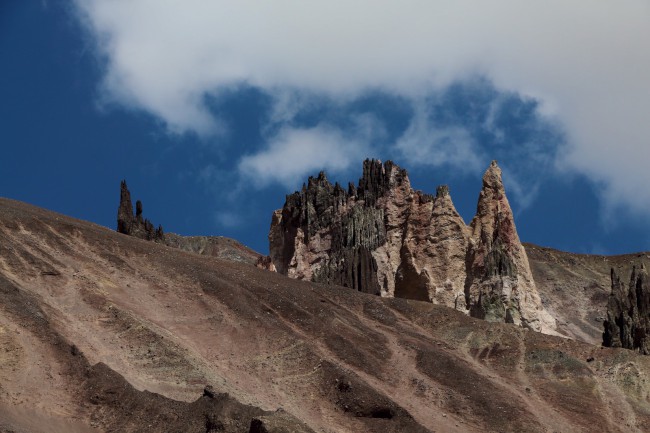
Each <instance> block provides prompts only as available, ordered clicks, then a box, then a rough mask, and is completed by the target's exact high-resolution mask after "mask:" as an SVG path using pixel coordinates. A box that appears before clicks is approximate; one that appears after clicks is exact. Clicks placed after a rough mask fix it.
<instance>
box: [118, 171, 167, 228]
mask: <svg viewBox="0 0 650 433" xmlns="http://www.w3.org/2000/svg"><path fill="white" fill-rule="evenodd" d="M135 207H136V214H135V215H134V214H133V202H132V201H131V192H130V191H129V188H128V187H127V186H126V180H122V182H121V183H120V204H119V206H118V208H117V231H118V232H119V233H123V234H125V235H129V236H135V237H138V238H141V239H146V240H149V241H161V240H163V238H164V232H163V228H162V226H161V225H159V226H158V228H157V229H156V228H155V227H154V225H153V224H152V223H151V221H149V220H148V219H144V218H143V217H142V202H141V201H140V200H138V201H137V202H136V206H135Z"/></svg>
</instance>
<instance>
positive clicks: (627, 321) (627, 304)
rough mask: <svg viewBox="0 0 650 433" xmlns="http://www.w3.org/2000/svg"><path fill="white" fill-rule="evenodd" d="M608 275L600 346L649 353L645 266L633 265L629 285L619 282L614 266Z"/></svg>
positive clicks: (649, 313)
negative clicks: (610, 279) (637, 267)
mask: <svg viewBox="0 0 650 433" xmlns="http://www.w3.org/2000/svg"><path fill="white" fill-rule="evenodd" d="M611 278H612V292H611V294H610V295H609V301H608V304H607V320H605V322H604V327H605V332H603V346H606V347H623V348H626V349H633V350H638V351H639V352H640V353H642V354H644V355H650V283H649V282H648V273H647V271H646V269H645V266H643V265H642V266H641V268H640V269H638V270H637V269H636V267H633V268H632V274H631V275H630V281H629V283H628V284H625V283H624V282H623V281H621V279H620V277H619V276H618V275H617V274H616V272H615V271H614V269H613V268H612V271H611Z"/></svg>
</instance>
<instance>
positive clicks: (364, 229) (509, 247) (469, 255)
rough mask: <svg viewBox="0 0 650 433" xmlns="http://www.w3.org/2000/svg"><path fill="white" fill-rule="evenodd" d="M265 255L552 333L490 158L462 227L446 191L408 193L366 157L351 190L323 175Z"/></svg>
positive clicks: (297, 197)
mask: <svg viewBox="0 0 650 433" xmlns="http://www.w3.org/2000/svg"><path fill="white" fill-rule="evenodd" d="M269 241H270V256H271V260H272V262H273V264H274V265H275V267H276V269H277V271H278V272H280V273H282V274H285V275H288V276H290V277H292V278H298V279H304V280H312V281H315V282H322V283H327V284H338V285H343V286H346V287H350V288H352V289H355V290H359V291H362V292H367V293H374V294H377V295H381V296H385V297H401V298H408V299H416V300H423V301H431V302H434V303H437V304H443V305H446V306H449V307H452V308H456V309H458V310H460V311H464V312H467V313H470V314H471V315H473V316H476V317H481V318H484V319H486V320H491V321H506V322H512V323H517V324H520V325H523V326H527V327H530V328H532V329H535V330H539V331H543V332H552V330H553V329H554V328H555V323H554V320H553V319H552V318H551V316H550V315H549V314H548V313H547V312H546V311H545V310H544V309H543V307H542V305H541V301H540V298H539V295H538V293H537V291H536V288H535V283H534V281H533V279H532V275H531V272H530V268H529V266H528V261H527V259H526V253H525V251H524V249H523V247H522V245H521V243H520V242H519V237H518V236H517V233H516V229H515V226H514V220H513V218H512V211H511V210H510V206H509V204H508V201H507V198H506V196H505V191H504V188H503V184H502V182H501V170H500V169H499V168H498V166H497V165H496V163H495V162H493V163H492V165H491V166H490V168H489V169H488V171H487V172H486V174H485V177H484V179H483V190H482V191H481V195H480V197H479V205H478V209H477V214H476V217H475V218H474V220H473V221H472V224H471V225H470V226H469V227H468V226H467V225H465V223H464V221H463V219H462V218H461V217H460V215H459V214H458V212H457V211H456V209H455V207H454V204H453V202H452V200H451V196H450V195H449V190H448V188H447V187H446V186H441V187H439V188H438V190H437V192H436V195H435V197H434V196H431V195H429V194H424V193H422V192H420V191H414V190H413V189H412V188H411V185H410V182H409V179H408V175H407V173H406V171H405V170H403V169H401V168H399V167H398V166H397V165H395V164H394V163H392V162H391V161H387V162H386V163H385V164H382V163H381V162H380V161H376V160H366V161H364V164H363V176H362V177H361V179H360V180H359V186H358V187H355V186H354V185H353V184H350V185H349V186H348V188H347V189H343V188H342V187H341V186H340V185H338V184H336V185H332V184H331V183H330V182H329V181H328V180H327V178H326V176H325V174H324V173H320V174H319V176H318V177H317V178H313V177H311V178H309V181H308V183H307V185H303V188H302V190H301V191H298V192H295V193H294V194H291V195H289V196H287V200H286V202H285V205H284V207H283V208H282V209H280V210H277V211H276V212H275V213H274V215H273V219H272V223H271V230H270V233H269Z"/></svg>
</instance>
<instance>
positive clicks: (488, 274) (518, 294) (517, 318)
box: [465, 161, 555, 332]
mask: <svg viewBox="0 0 650 433" xmlns="http://www.w3.org/2000/svg"><path fill="white" fill-rule="evenodd" d="M470 230H471V237H470V242H469V249H468V251H467V283H466V286H465V297H466V302H467V306H468V308H469V310H470V314H471V315H472V316H475V317H479V318H482V319H486V320H490V321H505V322H510V323H516V324H520V325H523V326H526V327H529V328H531V329H534V330H536V331H543V332H551V331H552V330H554V329H555V320H554V319H553V318H552V317H551V315H550V314H549V313H548V312H547V311H546V310H545V309H544V307H543V306H542V302H541V299H540V297H539V294H538V292H537V288H536V287H535V282H534V281H533V276H532V272H531V270H530V265H529V264H528V257H527V256H526V251H525V250H524V247H523V246H522V244H521V242H520V240H519V236H518V235H517V229H516V228H515V222H514V217H513V214H512V209H511V208H510V203H509V202H508V198H507V197H506V193H505V188H504V186H503V180H502V177H501V169H500V168H499V166H498V164H497V162H496V161H492V163H491V164H490V167H489V168H488V169H487V170H486V172H485V174H484V176H483V188H482V189H481V193H480V195H479V199H478V204H477V208H476V216H475V217H474V219H473V220H472V223H471V225H470Z"/></svg>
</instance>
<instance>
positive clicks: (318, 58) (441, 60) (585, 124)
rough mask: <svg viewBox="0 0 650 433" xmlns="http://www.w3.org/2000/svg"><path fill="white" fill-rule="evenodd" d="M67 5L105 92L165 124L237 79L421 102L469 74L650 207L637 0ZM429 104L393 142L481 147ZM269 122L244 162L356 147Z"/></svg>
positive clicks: (455, 152)
mask: <svg viewBox="0 0 650 433" xmlns="http://www.w3.org/2000/svg"><path fill="white" fill-rule="evenodd" d="M75 5H76V9H77V12H78V16H79V17H80V18H81V19H82V20H83V22H84V23H85V25H86V27H87V29H88V30H89V32H90V34H91V35H92V36H93V38H94V41H95V42H96V46H97V48H98V49H99V51H100V53H101V55H102V58H103V59H104V61H105V64H106V75H105V79H104V81H103V83H102V90H103V96H104V99H105V100H106V101H108V102H112V103H117V104H120V105H123V106H125V107H129V108H133V109H139V110H144V111H146V112H149V113H152V114H154V115H155V116H157V117H158V118H160V119H162V120H163V121H164V122H165V124H166V125H167V127H168V128H169V129H170V130H171V131H175V132H185V131H193V132H197V133H199V134H201V135H204V136H209V135H210V134H214V133H216V132H218V131H219V129H220V128H221V125H220V123H219V119H216V118H215V117H214V116H213V115H211V113H210V110H209V107H208V106H207V104H206V97H207V96H211V97H217V98H218V96H219V93H220V92H222V91H224V90H225V89H228V88H231V87H232V86H236V85H241V84H245V85H248V86H253V87H257V88H260V89H263V90H264V91H265V92H268V93H269V94H271V95H287V94H300V93H301V92H308V93H313V94H324V95H327V96H328V97H331V98H338V99H341V100H353V99H354V98H356V97H357V96H359V95H361V94H363V92H366V91H368V90H369V89H370V90H379V91H382V92H386V93H389V94H396V95H401V96H403V97H405V98H409V99H411V100H412V101H414V106H415V107H417V106H418V104H417V101H418V100H419V99H421V97H422V95H426V94H429V93H431V92H436V91H439V90H440V89H444V88H445V87H446V86H449V85H450V84H451V83H453V82H455V81H458V80H463V79H464V78H466V77H471V76H475V75H477V74H478V75H483V76H485V77H488V78H489V79H490V80H491V81H492V82H493V83H494V85H495V86H496V87H497V88H499V89H502V90H504V91H514V92H518V93H519V94H521V95H523V96H527V97H531V98H534V99H535V100H537V101H539V106H538V110H539V111H540V112H541V113H543V114H545V115H546V116H548V118H549V119H557V120H558V121H560V122H561V123H562V124H563V126H564V129H565V131H566V134H567V137H566V138H567V142H568V143H569V146H568V147H567V149H566V150H565V152H564V154H563V155H562V156H561V158H559V160H558V161H559V163H560V166H561V167H562V168H564V169H566V170H568V171H578V172H580V173H583V174H586V175H587V176H589V177H590V178H591V179H593V180H594V181H596V182H598V183H600V184H602V186H603V188H604V197H605V198H606V199H607V202H608V203H609V204H610V205H611V206H618V205H622V206H625V207H627V208H629V209H632V210H637V211H650V188H647V187H640V186H641V185H643V186H645V185H648V184H650V170H647V161H649V160H650V122H649V121H648V119H647V117H648V113H650V84H649V83H648V77H650V3H649V2H647V1H646V0H623V1H618V2H604V1H603V2H594V1H593V0H562V1H560V0H545V1H541V0H540V1H528V2H522V1H520V0H494V1H491V2H483V1H468V0H456V1H453V2H448V1H442V0H404V1H401V2H395V1H389V0H356V1H354V2H349V1H341V0H329V1H327V2H324V1H323V2H296V1H290V0H275V1H273V2H257V1H253V0H239V1H237V2H230V1H217V0H212V1H208V0H185V1H183V2H177V1H172V0H114V1H110V2H107V1H102V0H76V1H75ZM287 89H290V92H288V93H287ZM292 92H293V93H292ZM277 99H278V101H282V103H283V104H285V105H284V106H283V107H282V108H281V109H280V110H278V112H280V113H284V114H285V115H286V113H291V112H292V111H293V112H296V111H298V110H299V109H300V106H296V105H295V104H294V105H292V104H293V103H292V99H289V100H287V99H286V98H281V97H278V98H277ZM298 99H299V98H298ZM426 110H427V109H426V107H424V108H422V109H421V110H420V111H417V109H416V111H414V115H413V116H414V117H413V119H412V122H411V126H410V127H409V129H408V131H407V133H406V134H405V136H403V137H402V139H400V140H398V141H397V143H396V145H397V146H398V148H402V149H407V150H408V149H410V148H413V146H415V149H416V150H415V152H417V153H413V155H419V156H418V157H419V158H428V157H431V158H446V160H447V161H448V163H449V164H461V165H462V166H465V164H467V161H463V157H462V156H463V155H466V154H467V155H477V154H478V152H479V150H480V146H481V143H480V142H478V143H476V142H474V141H472V140H471V139H469V138H468V135H467V134H466V133H465V132H463V129H462V128H460V129H459V128H455V129H451V130H450V129H446V130H438V129H437V127H436V124H435V123H431V122H428V121H427V120H426V119H427V111H426ZM418 116H419V117H418ZM289 117H291V116H289ZM276 129H277V131H278V134H277V136H275V137H270V139H269V143H268V147H267V148H266V149H263V150H262V151H261V153H259V154H257V155H249V156H247V157H245V158H244V159H243V160H242V161H241V162H240V167H241V168H243V169H246V170H250V171H251V172H256V173H257V174H258V175H260V176H264V173H268V172H267V171H264V167H267V166H269V165H273V164H275V163H282V162H284V161H283V159H282V157H281V156H279V155H285V157H286V156H287V152H293V153H294V154H295V155H296V156H295V158H297V159H296V165H298V163H300V162H301V161H307V160H308V158H306V156H305V155H307V154H306V152H308V151H309V150H311V151H314V152H320V153H316V155H317V156H320V157H322V158H323V159H325V160H326V161H327V165H329V166H331V167H334V168H336V167H342V166H343V165H345V164H346V163H347V162H346V160H345V157H342V156H341V155H349V157H352V156H356V155H354V153H353V152H352V153H350V151H349V149H348V147H350V146H346V145H345V144H344V143H338V142H337V140H339V139H345V138H346V136H345V134H342V133H339V132H336V131H332V130H327V131H326V130H324V129H323V127H318V128H315V129H308V130H301V129H300V128H295V127H294V126H291V125H284V124H283V125H281V126H280V127H278V128H276ZM426 137H429V141H428V144H427V142H424V144H423V146H424V148H425V149H420V147H419V146H418V145H417V143H419V142H420V141H419V140H423V139H424V138H426ZM348 138H349V137H348ZM300 140H304V141H302V142H301V141H300ZM452 142H453V143H457V144H455V145H451V144H450V143H452ZM301 143H304V144H301ZM432 143H433V144H432ZM436 143H437V144H436ZM441 143H442V144H441ZM445 143H446V144H445ZM353 144H354V143H351V144H350V145H353ZM356 144H357V145H358V147H359V148H361V149H363V147H364V146H367V145H368V143H367V142H363V140H362V141H357V142H356ZM342 147H346V148H345V149H342ZM324 148H327V149H328V150H324ZM406 154H409V153H408V152H407V153H406ZM414 157H415V156H414ZM524 157H525V156H524ZM469 162H471V159H470V160H469ZM307 165H308V164H307ZM302 167H303V169H301V170H298V169H295V168H294V166H293V165H291V164H289V166H287V167H285V170H284V171H283V173H284V174H281V175H279V177H278V179H279V180H280V181H281V182H286V183H289V182H290V181H291V177H292V176H300V175H302V174H303V172H304V167H305V165H304V164H303V165H302Z"/></svg>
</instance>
